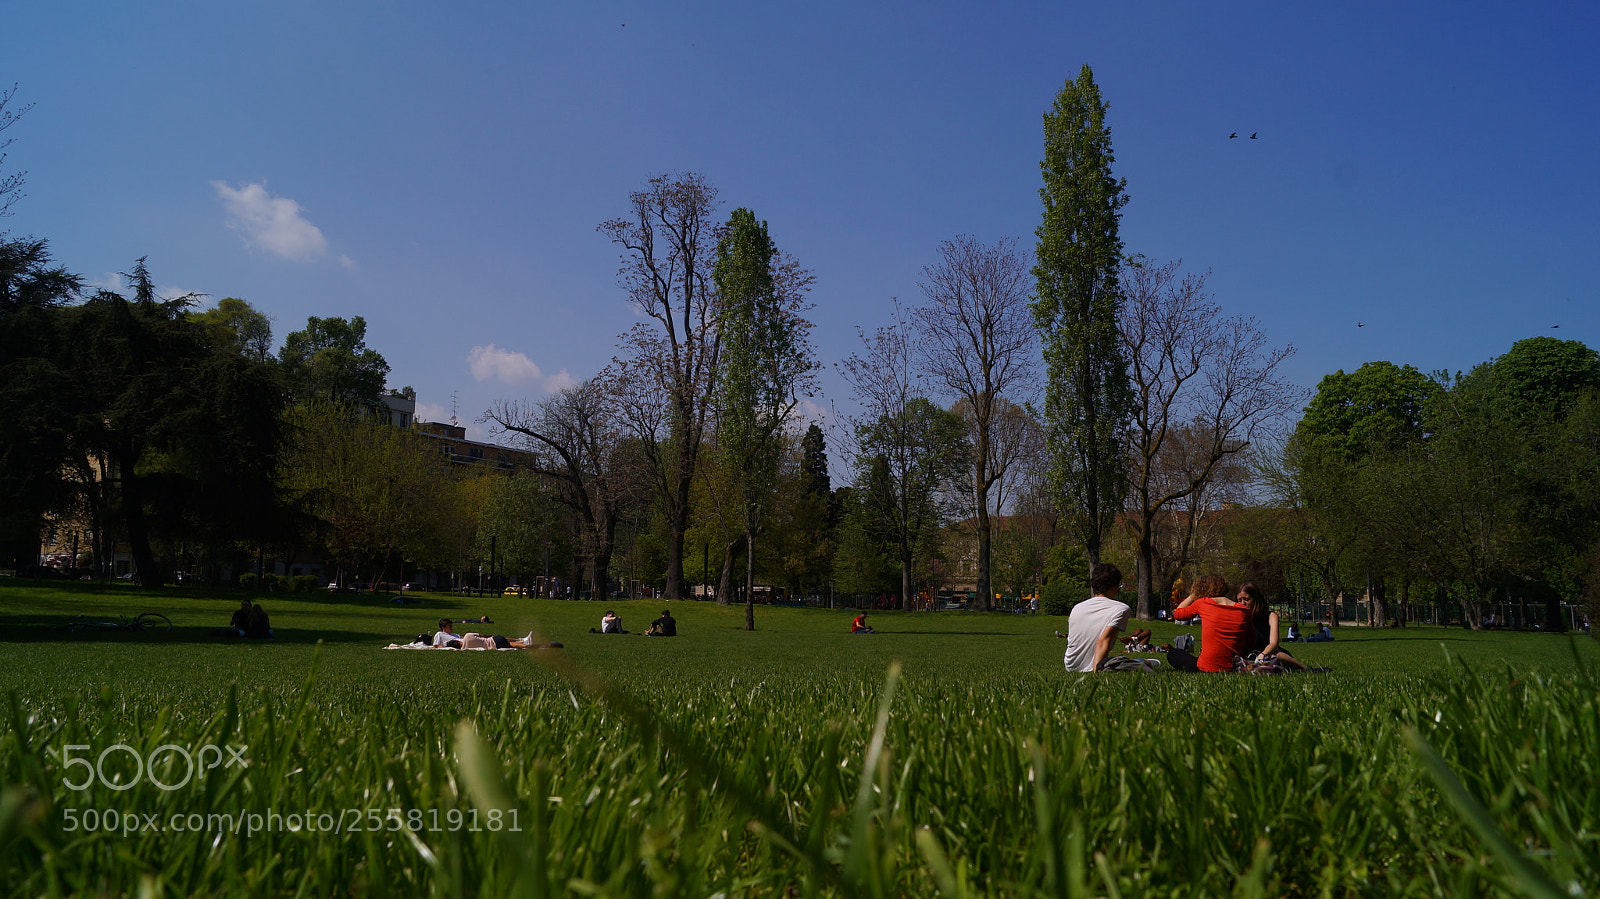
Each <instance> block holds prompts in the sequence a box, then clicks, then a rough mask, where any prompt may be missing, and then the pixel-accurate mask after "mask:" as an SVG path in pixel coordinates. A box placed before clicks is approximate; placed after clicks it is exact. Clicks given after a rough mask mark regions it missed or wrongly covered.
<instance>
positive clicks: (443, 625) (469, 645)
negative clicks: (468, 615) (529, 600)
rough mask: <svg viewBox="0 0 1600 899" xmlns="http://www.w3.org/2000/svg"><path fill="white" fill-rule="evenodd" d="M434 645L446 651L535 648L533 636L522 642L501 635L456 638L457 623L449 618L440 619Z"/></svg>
mask: <svg viewBox="0 0 1600 899" xmlns="http://www.w3.org/2000/svg"><path fill="white" fill-rule="evenodd" d="M433 645H434V646H442V647H445V648H446V649H527V648H528V647H530V646H533V645H534V643H533V634H532V633H529V634H528V636H526V637H523V638H522V639H521V640H516V639H512V638H509V637H502V636H500V635H499V634H489V635H484V634H474V633H468V634H463V635H461V636H456V623H455V622H454V621H451V620H450V619H448V618H440V619H439V632H438V633H436V634H434V635H433Z"/></svg>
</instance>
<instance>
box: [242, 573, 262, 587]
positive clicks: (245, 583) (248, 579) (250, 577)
mask: <svg viewBox="0 0 1600 899" xmlns="http://www.w3.org/2000/svg"><path fill="white" fill-rule="evenodd" d="M260 580H261V576H260V575H258V574H256V573H255V572H254V571H246V572H245V573H244V574H241V575H239V586H241V587H243V588H245V589H246V590H254V589H255V588H256V584H257V583H259V582H260Z"/></svg>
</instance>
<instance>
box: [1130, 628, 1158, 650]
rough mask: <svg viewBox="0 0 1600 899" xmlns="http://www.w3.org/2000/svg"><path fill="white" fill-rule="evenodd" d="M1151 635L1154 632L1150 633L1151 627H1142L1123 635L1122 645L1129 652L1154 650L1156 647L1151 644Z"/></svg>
mask: <svg viewBox="0 0 1600 899" xmlns="http://www.w3.org/2000/svg"><path fill="white" fill-rule="evenodd" d="M1151 636H1152V634H1151V633H1150V629H1149V628H1147V627H1141V628H1139V629H1138V630H1136V631H1134V632H1133V633H1131V634H1129V635H1128V636H1126V637H1123V638H1122V646H1123V648H1125V649H1127V650H1128V651H1129V652H1154V651H1155V648H1154V647H1152V646H1151V645H1150V637H1151Z"/></svg>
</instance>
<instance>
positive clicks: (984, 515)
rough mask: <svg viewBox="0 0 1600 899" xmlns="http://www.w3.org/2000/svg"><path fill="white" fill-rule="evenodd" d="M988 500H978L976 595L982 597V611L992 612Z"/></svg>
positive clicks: (990, 529)
mask: <svg viewBox="0 0 1600 899" xmlns="http://www.w3.org/2000/svg"><path fill="white" fill-rule="evenodd" d="M988 507H989V499H988V497H987V496H980V497H979V498H978V595H979V596H981V597H983V610H984V611H985V612H993V611H994V580H993V577H992V575H991V573H990V568H989V563H990V558H989V557H990V553H991V552H992V548H993V541H994V534H993V533H992V526H991V525H990V523H989V508H988Z"/></svg>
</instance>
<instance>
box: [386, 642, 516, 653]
mask: <svg viewBox="0 0 1600 899" xmlns="http://www.w3.org/2000/svg"><path fill="white" fill-rule="evenodd" d="M384 649H442V650H446V651H448V652H488V651H490V647H488V646H475V647H473V648H471V649H468V648H466V647H464V646H434V645H433V644H431V643H390V644H389V645H388V646H385V647H384ZM494 651H495V652H516V651H517V648H516V647H515V646H507V647H506V648H504V649H496V650H494Z"/></svg>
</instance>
